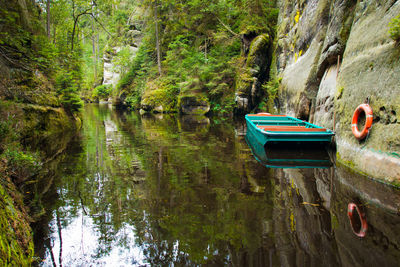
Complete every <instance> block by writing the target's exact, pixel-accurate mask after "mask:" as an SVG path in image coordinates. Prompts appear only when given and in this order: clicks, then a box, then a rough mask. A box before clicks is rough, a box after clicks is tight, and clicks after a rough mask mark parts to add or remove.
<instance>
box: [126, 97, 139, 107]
mask: <svg viewBox="0 0 400 267" xmlns="http://www.w3.org/2000/svg"><path fill="white" fill-rule="evenodd" d="M125 103H126V104H127V105H128V106H129V107H131V108H138V107H139V106H140V97H138V96H136V95H131V96H128V97H126V99H125Z"/></svg>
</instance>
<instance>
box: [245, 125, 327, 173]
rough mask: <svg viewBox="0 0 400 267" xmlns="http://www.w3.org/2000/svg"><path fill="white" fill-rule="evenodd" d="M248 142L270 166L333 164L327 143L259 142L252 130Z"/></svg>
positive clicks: (325, 165)
mask: <svg viewBox="0 0 400 267" xmlns="http://www.w3.org/2000/svg"><path fill="white" fill-rule="evenodd" d="M246 142H247V144H248V145H249V147H250V149H251V151H252V153H253V155H254V157H255V158H256V159H257V160H258V161H259V162H260V163H261V164H263V165H265V166H266V167H268V168H329V167H331V166H332V163H331V160H330V157H329V154H328V152H327V151H326V148H325V146H326V144H324V143H320V142H293V141H284V142H275V141H272V142H268V143H267V144H266V145H265V146H263V145H262V144H260V143H259V142H257V138H256V137H255V136H254V134H253V133H252V132H251V131H247V133H246Z"/></svg>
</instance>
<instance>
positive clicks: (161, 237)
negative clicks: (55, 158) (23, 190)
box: [36, 105, 400, 266]
mask: <svg viewBox="0 0 400 267" xmlns="http://www.w3.org/2000/svg"><path fill="white" fill-rule="evenodd" d="M84 114H85V118H84V127H83V130H82V134H81V135H80V137H79V138H77V140H76V141H75V142H74V143H73V144H71V146H70V147H69V151H68V153H67V155H66V158H65V160H64V162H63V163H62V164H60V165H59V168H58V174H57V179H55V182H54V183H53V184H52V185H51V190H49V192H48V193H47V195H46V196H47V197H46V196H44V197H43V199H44V200H46V203H47V205H48V207H47V215H45V216H43V217H42V220H41V222H40V227H36V229H37V230H36V233H37V234H36V251H37V252H38V256H39V257H41V258H43V259H44V262H43V263H42V265H43V266H52V265H53V261H54V263H55V264H57V265H61V264H60V263H62V264H63V265H64V266H75V265H95V266H98V265H99V266H102V265H107V266H113V265H132V266H140V265H151V266H165V265H173V264H175V265H178V266H180V265H203V264H209V265H218V266H219V265H234V266H249V265H253V266H321V265H324V266H340V265H345V266H350V265H357V264H361V265H363V260H362V259H363V257H366V258H368V259H369V260H370V261H371V262H374V263H376V264H380V265H383V266H385V265H390V264H391V263H395V262H396V260H399V258H400V256H399V255H400V253H399V249H398V248H399V247H400V241H399V237H398V236H400V235H399V233H398V231H399V230H397V228H398V227H393V228H391V229H390V228H388V227H387V226H385V223H386V224H387V223H389V224H390V225H396V224H397V223H399V218H398V215H397V214H396V213H393V212H391V211H390V208H388V206H390V205H389V204H387V203H396V201H397V203H400V197H399V194H398V192H397V191H396V190H394V189H387V188H386V187H384V186H383V185H380V187H379V186H377V185H376V183H375V184H368V183H372V182H371V181H368V182H365V181H366V179H365V177H363V178H357V177H356V176H355V175H354V174H348V172H347V171H344V170H342V169H341V168H340V167H339V166H337V167H336V168H335V169H333V168H330V169H268V168H265V167H264V166H262V165H261V164H259V163H258V162H257V161H256V160H255V159H254V157H253V155H252V154H251V150H250V149H249V147H248V146H247V144H246V142H245V141H244V136H243V134H242V132H243V131H242V130H241V129H243V126H242V125H241V124H238V125H233V124H230V123H225V122H220V121H217V120H209V119H207V118H205V117H200V118H194V117H183V118H178V117H177V116H175V115H165V114H164V115H158V116H149V117H141V116H139V115H137V114H136V113H133V112H120V111H117V110H111V109H110V108H109V107H108V106H95V105H88V106H86V107H85V113H84ZM356 179H359V180H357V181H363V182H359V183H358V184H357V186H360V187H362V188H363V189H362V190H363V192H370V191H369V190H372V189H371V188H374V190H372V191H371V192H370V194H369V195H368V196H365V195H360V194H359V190H358V191H357V187H354V186H349V184H351V183H352V182H346V181H355V180H356ZM388 190H389V192H386V191H388ZM382 192H383V193H382ZM380 194H383V195H385V196H387V195H389V194H390V195H391V197H390V200H388V199H387V198H386V200H385V201H381V202H380V206H379V205H377V204H376V203H375V202H371V201H370V199H373V198H381V197H380ZM355 198H357V199H359V201H360V202H361V203H364V204H365V203H368V204H369V206H368V208H369V209H368V210H367V216H368V217H367V218H368V220H369V223H370V226H371V227H370V228H369V229H372V230H371V231H370V232H368V233H367V236H366V238H365V239H362V240H361V239H359V238H358V237H355V235H354V234H353V233H352V231H351V228H350V226H349V225H348V221H347V217H346V216H347V215H346V207H347V202H348V201H353V200H354V199H355ZM382 203H386V204H382ZM377 206H379V207H377ZM397 208H398V207H397ZM388 209H389V211H387V210H388ZM392 210H396V207H394V208H393V209H392ZM378 215H379V216H381V217H385V221H386V222H385V223H383V222H382V221H380V220H379V219H378V217H377V216H378ZM57 218H59V222H60V224H59V227H57V222H58V220H57ZM59 228H60V229H61V231H58V229H59ZM389 229H390V230H389ZM59 232H60V233H61V235H59ZM60 237H61V238H62V261H61V260H60V254H61V250H60V247H61V239H60ZM382 240H383V241H382ZM382 244H384V246H382ZM50 247H51V248H52V249H51V250H50V249H49V248H50ZM385 247H386V250H385V249H384V248H385ZM350 249H351V251H349V250H350ZM50 251H52V252H53V253H52V254H53V257H54V259H53V260H52V257H51V253H50ZM363 251H368V255H365V252H363ZM386 252H388V253H387V254H386Z"/></svg>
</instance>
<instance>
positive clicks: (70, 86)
mask: <svg viewBox="0 0 400 267" xmlns="http://www.w3.org/2000/svg"><path fill="white" fill-rule="evenodd" d="M56 87H57V94H58V96H59V98H60V102H61V104H62V106H63V107H64V108H65V109H66V110H68V111H71V112H77V111H79V110H80V109H81V108H82V106H83V102H82V100H81V99H80V97H79V95H78V89H77V85H76V81H75V80H74V78H73V75H72V74H71V73H69V72H67V71H60V72H59V73H58V75H57V77H56Z"/></svg>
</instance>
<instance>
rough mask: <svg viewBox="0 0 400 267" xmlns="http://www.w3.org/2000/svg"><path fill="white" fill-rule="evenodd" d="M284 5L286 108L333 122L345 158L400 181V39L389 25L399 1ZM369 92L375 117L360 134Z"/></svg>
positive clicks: (279, 58)
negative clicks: (358, 118) (357, 117)
mask: <svg viewBox="0 0 400 267" xmlns="http://www.w3.org/2000/svg"><path fill="white" fill-rule="evenodd" d="M279 8H280V15H279V19H278V30H277V46H276V49H275V56H276V63H275V64H276V65H275V66H273V67H274V68H275V67H276V69H277V73H278V76H279V77H281V78H282V81H281V85H280V89H281V90H280V104H281V108H282V110H281V112H282V113H286V114H289V115H293V116H296V117H298V118H301V119H304V120H308V121H310V122H314V123H316V124H318V125H321V126H324V127H327V128H330V129H333V130H335V132H336V144H337V151H338V159H339V161H341V162H342V163H345V164H346V165H348V166H351V167H352V168H353V169H356V170H358V171H360V172H363V173H366V174H368V175H370V176H373V177H376V178H379V179H384V180H386V181H388V182H399V181H400V157H399V154H400V118H399V114H400V94H399V92H400V60H399V56H400V47H399V46H398V44H397V43H396V42H395V41H393V40H392V39H391V38H390V35H389V33H388V31H389V22H390V21H391V20H392V19H393V18H394V17H396V16H397V15H398V14H400V1H398V0H397V1H396V0H386V1H383V0H382V1H372V0H369V1H367V0H366V1H355V0H335V1H328V0H298V1H287V0H285V1H283V0H282V1H280V3H279ZM367 98H368V99H369V102H370V105H371V107H372V109H373V112H374V123H373V126H372V130H371V132H370V134H369V136H368V137H367V138H366V140H364V141H358V140H357V139H355V137H354V136H353V134H352V131H351V119H352V115H353V112H354V110H355V108H356V107H357V106H358V105H360V104H361V103H364V102H365V101H366V99H367ZM371 162H374V164H371Z"/></svg>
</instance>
